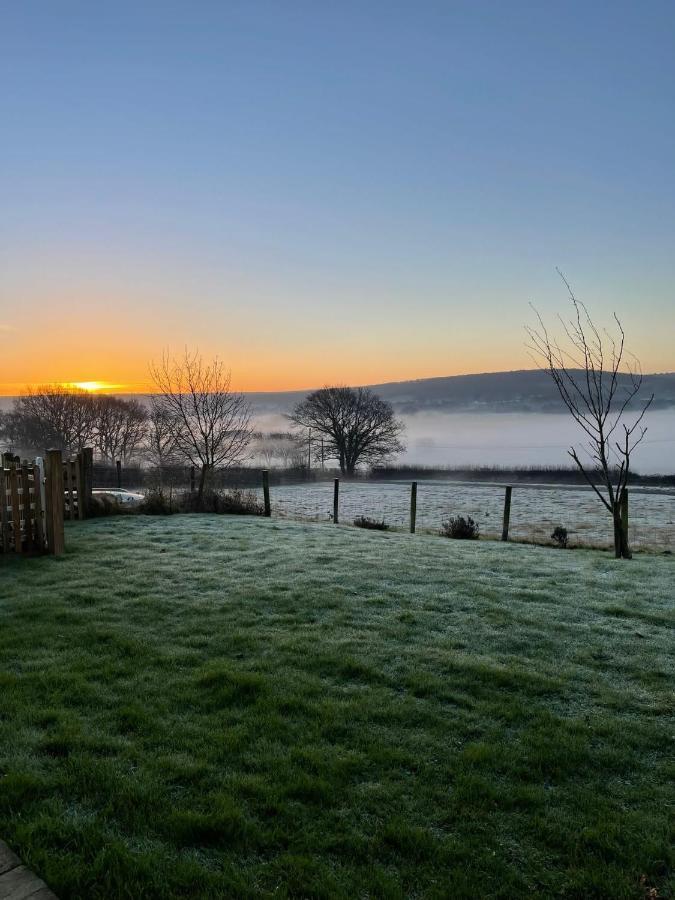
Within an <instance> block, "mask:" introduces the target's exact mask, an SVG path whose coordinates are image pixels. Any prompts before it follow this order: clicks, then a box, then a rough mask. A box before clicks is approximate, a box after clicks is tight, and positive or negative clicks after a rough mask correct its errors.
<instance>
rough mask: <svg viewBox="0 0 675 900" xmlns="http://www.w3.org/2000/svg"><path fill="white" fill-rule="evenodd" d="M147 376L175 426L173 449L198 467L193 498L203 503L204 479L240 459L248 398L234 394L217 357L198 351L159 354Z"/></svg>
mask: <svg viewBox="0 0 675 900" xmlns="http://www.w3.org/2000/svg"><path fill="white" fill-rule="evenodd" d="M150 374H151V376H152V379H153V381H154V383H155V387H156V388H157V393H156V394H155V396H154V398H153V402H154V404H155V409H156V410H158V411H159V412H160V413H161V415H162V416H164V417H165V419H166V420H167V421H168V422H170V423H171V425H172V427H173V429H174V438H175V448H176V451H177V452H178V453H179V454H180V455H181V456H183V457H184V458H185V459H187V460H188V461H189V462H190V463H191V464H192V465H194V466H198V467H199V469H200V476H199V488H198V493H197V502H198V504H201V502H202V499H203V497H204V489H205V487H206V483H207V479H208V477H209V476H210V474H211V473H212V472H213V470H214V469H215V468H216V467H217V466H221V467H223V468H228V467H229V466H233V465H236V464H237V463H239V462H241V461H242V460H243V459H244V458H245V456H246V453H247V447H248V444H249V442H250V440H251V433H252V429H251V412H250V407H249V405H248V402H247V400H246V399H245V398H244V397H243V396H242V395H241V394H236V393H233V391H232V390H231V388H230V373H229V372H228V371H226V370H225V368H224V366H223V364H222V363H221V362H220V360H219V359H218V358H217V357H216V358H215V359H213V360H212V361H211V362H209V363H207V362H205V361H204V360H203V359H202V357H201V355H200V354H199V353H198V352H197V351H194V352H190V351H189V350H187V349H186V350H185V352H184V354H183V356H181V357H172V356H170V355H169V354H168V353H164V354H163V355H162V359H161V361H160V362H159V363H158V364H155V363H152V364H151V366H150Z"/></svg>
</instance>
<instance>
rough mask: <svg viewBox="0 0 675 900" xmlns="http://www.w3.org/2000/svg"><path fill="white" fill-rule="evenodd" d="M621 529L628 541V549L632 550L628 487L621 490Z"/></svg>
mask: <svg viewBox="0 0 675 900" xmlns="http://www.w3.org/2000/svg"><path fill="white" fill-rule="evenodd" d="M621 530H622V531H623V537H624V541H625V542H626V551H627V552H630V551H629V549H628V488H624V489H623V490H622V491H621Z"/></svg>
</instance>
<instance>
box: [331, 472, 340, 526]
mask: <svg viewBox="0 0 675 900" xmlns="http://www.w3.org/2000/svg"><path fill="white" fill-rule="evenodd" d="M339 512H340V479H339V478H336V479H335V480H334V481H333V524H335V525H337V524H338V523H339Z"/></svg>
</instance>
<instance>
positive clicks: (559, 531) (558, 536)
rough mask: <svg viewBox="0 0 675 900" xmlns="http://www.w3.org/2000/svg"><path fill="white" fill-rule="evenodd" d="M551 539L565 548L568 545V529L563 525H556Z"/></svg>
mask: <svg viewBox="0 0 675 900" xmlns="http://www.w3.org/2000/svg"><path fill="white" fill-rule="evenodd" d="M551 540H552V541H553V542H554V543H555V544H557V545H558V547H561V548H562V549H563V550H565V549H566V547H567V529H566V528H563V526H562V525H556V527H555V528H554V529H553V531H552V533H551Z"/></svg>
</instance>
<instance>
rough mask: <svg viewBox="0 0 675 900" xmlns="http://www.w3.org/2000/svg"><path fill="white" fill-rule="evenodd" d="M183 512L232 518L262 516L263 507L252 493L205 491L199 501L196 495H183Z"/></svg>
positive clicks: (237, 490) (236, 490)
mask: <svg viewBox="0 0 675 900" xmlns="http://www.w3.org/2000/svg"><path fill="white" fill-rule="evenodd" d="M181 507H182V509H183V511H184V512H212V513H220V514H226V515H234V516H262V515H263V513H264V511H265V510H264V508H263V505H262V504H261V503H260V501H259V500H258V498H257V496H256V495H255V494H254V493H253V491H242V490H239V489H235V490H231V491H206V492H205V493H204V494H203V496H202V498H201V500H199V498H198V497H197V494H185V495H184V497H183V501H182V504H181Z"/></svg>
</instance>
